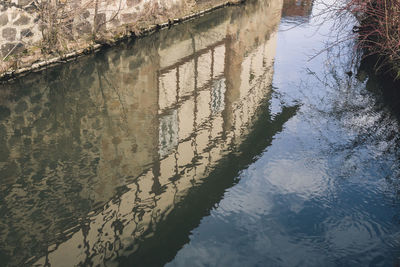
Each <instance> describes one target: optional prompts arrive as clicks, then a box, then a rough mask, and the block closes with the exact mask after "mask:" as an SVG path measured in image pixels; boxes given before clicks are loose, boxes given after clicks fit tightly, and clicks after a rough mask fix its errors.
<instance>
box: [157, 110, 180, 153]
mask: <svg viewBox="0 0 400 267" xmlns="http://www.w3.org/2000/svg"><path fill="white" fill-rule="evenodd" d="M178 129H179V127H178V112H177V111H176V110H174V111H172V112H171V113H170V114H167V115H164V116H163V117H161V118H160V128H159V131H158V133H159V139H158V140H159V151H158V154H159V155H160V158H163V157H165V156H166V155H168V154H170V153H171V152H172V151H173V149H174V148H175V147H176V146H177V145H178Z"/></svg>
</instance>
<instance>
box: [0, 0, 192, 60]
mask: <svg viewBox="0 0 400 267" xmlns="http://www.w3.org/2000/svg"><path fill="white" fill-rule="evenodd" d="M40 2H42V1H40V0H34V1H32V0H11V1H2V2H0V47H1V50H0V56H1V59H2V60H3V59H4V58H5V57H6V56H8V55H15V54H18V53H20V52H23V51H24V50H25V49H26V48H27V49H28V50H30V49H29V48H30V47H32V46H34V45H39V42H40V41H41V40H42V39H43V33H44V34H46V32H48V30H49V27H48V25H49V24H50V23H48V22H46V21H44V20H45V19H43V18H42V17H41V16H40V15H41V14H40V13H41V12H40V10H39V8H38V7H39V6H40ZM58 2H59V4H58V5H59V6H58V7H57V12H55V11H54V13H52V12H50V14H51V15H54V19H56V21H57V23H58V24H57V26H54V27H58V28H57V30H56V32H57V37H56V38H60V39H62V40H60V41H61V42H63V43H64V44H63V45H64V47H66V48H67V50H72V49H73V45H71V44H72V43H79V42H80V43H82V41H84V40H87V39H89V38H91V37H92V35H93V33H95V34H97V33H102V34H106V33H111V34H115V33H116V31H117V30H119V29H120V28H121V26H125V25H132V24H135V23H136V22H138V21H139V20H149V21H153V22H156V20H157V19H159V18H161V17H162V15H171V14H172V13H171V12H170V11H172V10H174V12H176V11H177V10H182V9H183V8H184V7H185V6H187V2H189V1H188V0H73V1H65V0H59V1H58ZM54 9H56V8H54ZM42 30H44V31H43V32H42ZM25 52H30V51H25Z"/></svg>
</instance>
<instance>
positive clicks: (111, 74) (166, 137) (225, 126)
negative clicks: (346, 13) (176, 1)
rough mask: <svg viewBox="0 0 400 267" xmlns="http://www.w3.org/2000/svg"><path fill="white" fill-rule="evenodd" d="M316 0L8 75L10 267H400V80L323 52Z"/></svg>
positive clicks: (3, 225)
mask: <svg viewBox="0 0 400 267" xmlns="http://www.w3.org/2000/svg"><path fill="white" fill-rule="evenodd" d="M318 8H319V5H318V4H317V3H316V2H313V1H310V0H303V1H301V0H297V1H293V0H284V1H283V2H282V1H281V0H260V1H258V2H257V1H250V2H249V3H247V4H246V5H243V6H240V7H230V8H226V9H223V10H218V11H215V12H214V13H212V14H209V15H206V16H203V17H201V18H199V19H196V20H193V21H191V22H188V23H184V24H182V25H179V26H176V27H173V28H172V29H169V30H164V31H161V32H160V33H157V34H154V35H152V36H150V37H146V38H144V39H140V40H136V41H132V42H127V43H123V44H121V45H119V46H118V47H116V48H111V49H109V50H107V51H104V52H101V53H99V54H96V55H93V56H89V57H86V58H84V59H81V60H79V61H77V62H74V63H71V64H67V65H64V66H60V67H57V68H54V69H51V70H48V71H45V72H41V73H37V74H32V75H29V76H26V77H24V78H22V79H19V80H18V81H14V82H11V83H8V84H4V85H0V178H1V179H0V265H1V266H24V265H27V266H31V265H34V266H98V265H100V266H163V265H167V266H367V265H371V266H392V265H396V264H399V263H400V260H399V257H400V244H399V242H400V216H399V215H400V206H399V199H398V190H399V186H400V183H399V174H400V165H399V151H400V143H399V134H398V132H399V125H398V121H399V118H400V116H399V114H400V112H399V109H398V105H397V102H396V101H394V100H395V99H396V94H395V93H393V91H391V90H393V89H396V88H395V87H396V85H394V84H384V83H383V82H382V81H381V80H380V79H379V78H377V77H375V76H374V75H373V73H372V72H370V71H369V67H368V65H367V64H365V63H362V64H361V65H360V64H359V63H357V60H356V58H355V57H354V54H353V53H352V52H353V49H352V47H351V46H346V45H345V44H342V45H341V46H339V47H335V48H332V49H327V50H324V48H325V45H324V43H325V42H327V41H329V40H330V37H329V36H327V33H332V32H331V30H332V29H331V25H332V23H333V22H331V21H327V22H326V23H325V24H323V26H321V25H319V21H318V20H317V18H318V17H316V18H313V16H312V15H313V14H317V13H318V12H320V11H319V10H318ZM296 25H297V26H296ZM317 29H318V31H317ZM319 51H323V53H321V55H319V56H318V57H315V58H313V59H312V60H310V58H311V57H312V56H313V55H315V54H316V53H318V52H319ZM350 71H351V72H350ZM382 89H385V90H384V92H386V93H382V92H383V90H382Z"/></svg>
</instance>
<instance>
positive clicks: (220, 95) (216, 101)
mask: <svg viewBox="0 0 400 267" xmlns="http://www.w3.org/2000/svg"><path fill="white" fill-rule="evenodd" d="M225 90H226V87H225V79H224V78H222V79H220V80H217V81H214V82H213V85H212V88H211V112H212V113H213V114H215V113H218V112H221V111H222V110H223V109H224V107H225V105H224V100H225Z"/></svg>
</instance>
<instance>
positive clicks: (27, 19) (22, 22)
mask: <svg viewBox="0 0 400 267" xmlns="http://www.w3.org/2000/svg"><path fill="white" fill-rule="evenodd" d="M30 21H31V18H30V17H28V16H26V15H24V14H21V16H20V17H19V18H18V19H17V20H16V21H14V23H13V24H14V25H27V24H28V23H29V22H30Z"/></svg>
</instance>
